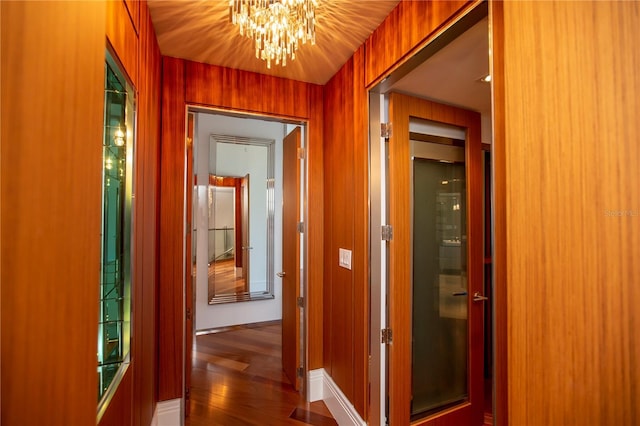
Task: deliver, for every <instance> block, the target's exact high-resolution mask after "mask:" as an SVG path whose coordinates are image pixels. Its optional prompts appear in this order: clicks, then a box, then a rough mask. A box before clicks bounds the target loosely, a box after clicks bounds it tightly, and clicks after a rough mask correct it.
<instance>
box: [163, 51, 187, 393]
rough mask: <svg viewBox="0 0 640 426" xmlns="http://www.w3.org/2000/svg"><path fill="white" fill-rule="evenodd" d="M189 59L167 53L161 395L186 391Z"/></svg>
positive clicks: (164, 77) (164, 115)
mask: <svg viewBox="0 0 640 426" xmlns="http://www.w3.org/2000/svg"><path fill="white" fill-rule="evenodd" d="M184 88H185V79H184V61H182V60H181V59H175V58H168V57H164V58H163V67H162V150H161V160H160V164H161V170H162V174H161V178H160V191H161V192H160V194H161V195H160V253H159V255H160V259H162V261H159V268H158V271H159V272H158V273H159V278H160V280H159V291H158V297H159V300H158V310H159V312H158V327H159V330H158V335H159V337H158V340H159V342H158V343H159V347H158V371H159V375H158V400H159V401H165V400H169V399H174V398H180V397H182V394H183V389H182V378H183V377H182V376H183V355H184V354H183V350H184V342H183V335H184V332H185V328H184V318H185V317H184V307H185V306H184V274H183V265H184V251H183V244H184V233H185V230H184V191H185V187H184V184H185V181H184V179H185V165H184V163H185V136H186V134H185V125H186V109H185V108H186V106H185V101H184Z"/></svg>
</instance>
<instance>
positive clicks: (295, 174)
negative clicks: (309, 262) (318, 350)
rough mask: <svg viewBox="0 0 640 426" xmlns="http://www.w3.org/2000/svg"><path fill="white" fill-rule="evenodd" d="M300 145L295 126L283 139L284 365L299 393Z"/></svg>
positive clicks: (299, 133) (297, 129)
mask: <svg viewBox="0 0 640 426" xmlns="http://www.w3.org/2000/svg"><path fill="white" fill-rule="evenodd" d="M300 145H301V131H300V127H296V128H295V129H294V130H293V131H292V132H291V133H289V134H288V135H287V136H286V137H285V138H284V141H283V164H282V169H283V172H282V206H283V207H282V210H283V211H282V270H283V272H284V276H283V277H282V366H283V369H284V372H285V374H286V375H287V378H289V380H290V381H291V384H292V385H293V386H294V387H295V389H296V390H298V389H299V388H300V383H299V380H298V377H297V368H298V366H299V365H300V310H299V308H298V304H297V303H298V302H297V301H298V297H299V296H300V267H299V261H298V260H299V258H300V234H299V233H298V228H297V226H298V221H299V216H300V178H299V176H300V160H299V159H298V149H299V148H300Z"/></svg>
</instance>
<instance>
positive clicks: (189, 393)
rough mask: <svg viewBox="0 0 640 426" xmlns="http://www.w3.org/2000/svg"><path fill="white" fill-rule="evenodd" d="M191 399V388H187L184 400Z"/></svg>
mask: <svg viewBox="0 0 640 426" xmlns="http://www.w3.org/2000/svg"><path fill="white" fill-rule="evenodd" d="M189 398H191V388H185V390H184V399H189Z"/></svg>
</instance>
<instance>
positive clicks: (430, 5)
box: [365, 0, 469, 86]
mask: <svg viewBox="0 0 640 426" xmlns="http://www.w3.org/2000/svg"><path fill="white" fill-rule="evenodd" d="M468 3H469V2H468V1H466V0H452V1H422V0H403V1H401V2H400V3H398V6H396V7H395V9H393V10H392V11H391V13H390V14H389V16H387V17H386V18H385V20H384V21H383V22H382V24H380V26H379V27H378V28H376V30H375V31H374V32H373V34H371V36H370V37H369V38H368V39H367V41H366V42H365V49H366V55H365V59H366V62H365V81H366V84H367V86H368V85H369V84H371V83H372V82H374V81H375V80H376V79H378V78H379V77H381V76H382V75H383V74H385V73H386V72H388V71H389V69H390V68H391V67H393V65H394V64H396V63H397V62H398V61H399V60H400V59H402V58H403V57H404V56H405V55H407V54H409V53H410V52H411V51H412V50H413V49H414V48H415V47H416V46H418V45H419V44H421V42H422V41H424V40H426V38H427V37H428V36H429V35H430V34H431V33H432V32H433V31H434V30H436V29H437V28H439V27H440V26H442V24H443V23H445V22H447V21H449V20H450V19H451V18H452V17H453V16H455V15H456V12H458V11H459V10H460V9H461V8H463V7H464V6H465V5H466V4H468Z"/></svg>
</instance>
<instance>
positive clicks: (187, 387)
mask: <svg viewBox="0 0 640 426" xmlns="http://www.w3.org/2000/svg"><path fill="white" fill-rule="evenodd" d="M193 130H194V114H193V113H189V114H188V115H187V135H186V138H185V146H186V155H187V166H186V179H187V191H186V194H185V197H186V200H185V204H186V220H187V226H186V231H187V232H186V233H185V234H186V235H185V255H184V260H185V277H184V279H185V281H184V283H185V311H186V312H185V313H186V315H185V317H186V318H185V330H187V332H186V333H185V334H186V335H185V338H186V342H185V349H184V352H185V353H184V415H185V417H189V409H190V405H191V404H190V403H189V402H190V395H191V365H192V346H193V318H194V315H195V312H194V310H193V309H194V303H193V297H194V293H193V271H195V266H196V265H195V262H193V263H192V258H193V253H192V251H191V247H192V246H191V244H192V241H191V240H192V234H193V223H192V221H193V188H194V183H195V179H194V175H193V133H194V132H193Z"/></svg>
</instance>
